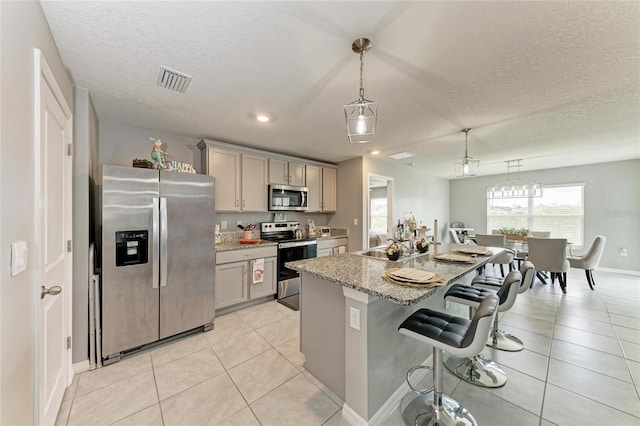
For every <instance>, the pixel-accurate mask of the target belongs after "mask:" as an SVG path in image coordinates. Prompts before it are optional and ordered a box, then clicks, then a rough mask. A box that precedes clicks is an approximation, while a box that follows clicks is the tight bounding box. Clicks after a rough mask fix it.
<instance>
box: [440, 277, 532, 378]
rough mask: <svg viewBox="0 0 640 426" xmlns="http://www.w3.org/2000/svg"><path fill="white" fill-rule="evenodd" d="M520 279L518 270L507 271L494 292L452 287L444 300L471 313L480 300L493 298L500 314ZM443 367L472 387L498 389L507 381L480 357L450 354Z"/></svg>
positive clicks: (469, 287)
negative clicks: (465, 307)
mask: <svg viewBox="0 0 640 426" xmlns="http://www.w3.org/2000/svg"><path fill="white" fill-rule="evenodd" d="M521 280H522V276H521V275H520V272H519V271H511V272H509V274H508V275H507V276H506V278H505V279H504V284H503V285H502V287H500V290H498V292H497V293H495V292H494V291H492V290H487V289H484V288H478V287H472V286H470V285H462V284H455V285H453V286H452V287H451V288H450V289H449V290H448V291H447V292H446V293H445V295H444V300H446V301H452V302H457V303H461V304H463V305H467V306H469V308H470V311H472V310H473V309H476V308H478V307H479V306H480V304H481V303H482V301H483V300H484V299H486V298H487V297H489V296H492V295H495V296H497V297H498V299H499V304H498V312H504V311H506V310H508V309H509V308H511V307H512V306H513V303H514V302H515V300H516V296H517V295H518V289H519V287H520V282H521ZM496 317H497V315H496ZM494 325H495V319H494ZM485 343H486V342H485ZM444 365H445V366H446V367H447V369H448V370H449V371H451V372H452V373H453V374H455V375H456V376H458V377H459V378H461V379H462V380H464V381H465V382H469V383H471V384H473V385H479V386H484V387H488V388H499V387H501V386H504V384H505V383H506V382H507V375H506V373H505V372H504V371H503V370H502V369H501V368H500V367H499V366H498V364H496V363H495V362H493V361H491V360H490V359H488V358H485V357H483V356H481V355H475V356H473V357H471V358H468V357H462V356H459V355H455V354H451V355H449V356H447V358H446V359H445V361H444Z"/></svg>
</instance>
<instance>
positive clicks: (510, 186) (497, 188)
mask: <svg viewBox="0 0 640 426" xmlns="http://www.w3.org/2000/svg"><path fill="white" fill-rule="evenodd" d="M521 161H522V160H521V159H518V160H509V161H507V162H506V163H507V180H503V181H500V182H498V183H496V184H495V185H493V186H491V187H489V188H487V198H488V199H501V198H534V197H542V187H543V185H542V184H541V183H534V182H531V181H530V180H527V179H520V167H522V164H521ZM511 169H517V175H516V179H511Z"/></svg>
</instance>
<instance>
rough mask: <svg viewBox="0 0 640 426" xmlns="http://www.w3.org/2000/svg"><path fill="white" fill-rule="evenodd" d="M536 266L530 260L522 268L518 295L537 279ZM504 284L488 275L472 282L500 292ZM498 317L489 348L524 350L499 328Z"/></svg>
mask: <svg viewBox="0 0 640 426" xmlns="http://www.w3.org/2000/svg"><path fill="white" fill-rule="evenodd" d="M535 273H536V271H535V266H534V265H533V263H531V262H529V261H528V260H527V261H525V262H524V263H523V264H522V265H521V266H520V275H522V281H521V282H520V288H519V290H518V294H520V293H524V292H525V291H527V290H528V289H529V287H530V286H531V283H532V282H533V278H534V277H535ZM503 282H504V279H503V278H500V277H490V276H486V275H478V276H476V277H474V278H473V280H472V281H471V285H472V286H477V287H481V288H486V289H489V290H495V291H498V290H500V288H501V287H502V283H503ZM501 312H502V311H501ZM498 321H499V320H498V316H497V315H496V319H495V323H494V325H493V328H492V329H491V333H490V334H489V340H487V346H490V347H492V348H495V349H500V350H502V351H508V352H518V351H521V350H523V349H524V343H523V342H522V340H520V339H519V338H517V337H516V336H514V335H513V334H511V333H508V332H506V331H504V330H500V329H499V328H498Z"/></svg>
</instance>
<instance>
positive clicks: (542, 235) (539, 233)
mask: <svg viewBox="0 0 640 426" xmlns="http://www.w3.org/2000/svg"><path fill="white" fill-rule="evenodd" d="M531 236H532V237H535V238H551V231H531Z"/></svg>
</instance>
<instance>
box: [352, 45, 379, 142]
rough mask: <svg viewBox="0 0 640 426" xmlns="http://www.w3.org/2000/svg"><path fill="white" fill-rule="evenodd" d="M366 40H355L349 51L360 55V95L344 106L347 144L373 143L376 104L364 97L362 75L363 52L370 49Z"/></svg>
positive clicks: (376, 111) (376, 116) (376, 118)
mask: <svg viewBox="0 0 640 426" xmlns="http://www.w3.org/2000/svg"><path fill="white" fill-rule="evenodd" d="M371 46H372V44H371V40H369V39H368V38H359V39H356V40H355V41H354V42H353V43H352V44H351V50H353V51H354V52H355V53H358V54H360V93H359V95H360V96H359V97H358V99H357V100H355V101H353V102H351V103H349V104H347V105H345V106H344V119H345V122H346V124H347V136H348V137H349V143H370V142H373V135H374V134H375V131H376V121H377V120H378V103H377V102H374V101H370V100H369V99H366V98H365V97H364V85H363V79H362V74H363V72H364V62H363V56H364V52H366V51H367V50H369V49H371Z"/></svg>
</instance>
